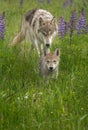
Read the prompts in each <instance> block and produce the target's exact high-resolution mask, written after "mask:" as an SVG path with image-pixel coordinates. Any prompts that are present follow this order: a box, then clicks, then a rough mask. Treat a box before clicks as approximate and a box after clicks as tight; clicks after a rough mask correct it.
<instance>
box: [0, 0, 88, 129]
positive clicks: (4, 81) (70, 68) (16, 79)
mask: <svg viewBox="0 0 88 130" xmlns="http://www.w3.org/2000/svg"><path fill="white" fill-rule="evenodd" d="M63 2H64V0H62V1H60V0H51V3H50V4H47V1H44V2H43V3H42V2H41V3H38V2H37V0H34V1H32V0H29V1H28V0H24V2H23V6H22V8H21V7H20V5H19V0H15V1H14V0H0V12H3V11H5V13H6V32H5V39H4V40H0V130H88V34H82V35H77V34H74V36H73V38H72V44H71V45H70V42H69V36H66V37H65V38H64V39H63V40H61V39H59V38H58V36H57V37H56V38H55V40H54V43H53V44H52V47H51V50H52V51H54V50H55V48H57V47H58V48H60V51H61V60H60V66H59V76H58V80H49V81H48V82H45V81H44V79H43V78H42V77H40V76H39V74H38V55H37V53H36V52H35V51H34V52H33V54H32V55H30V54H29V47H30V45H29V43H26V44H19V45H18V46H16V47H14V48H13V49H12V48H11V47H9V43H10V42H11V40H12V38H13V37H14V36H15V35H16V34H17V33H18V32H19V30H20V26H21V21H22V15H23V14H24V13H25V12H26V11H28V10H30V9H33V8H43V9H46V10H48V11H50V12H51V13H52V14H53V15H54V16H56V18H57V20H58V19H59V18H60V17H61V16H64V17H65V19H66V20H69V19H70V16H71V12H72V10H73V9H76V10H77V12H78V15H80V11H81V9H82V7H83V6H84V7H85V11H86V15H87V23H88V6H87V5H88V2H87V0H85V3H84V4H85V5H83V1H82V0H80V1H77V0H74V3H73V5H72V6H70V5H68V7H67V8H65V9H64V8H63V7H62V5H63Z"/></svg>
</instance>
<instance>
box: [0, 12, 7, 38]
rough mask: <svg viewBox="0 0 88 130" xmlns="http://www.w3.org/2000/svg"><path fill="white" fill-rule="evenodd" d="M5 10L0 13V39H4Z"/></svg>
mask: <svg viewBox="0 0 88 130" xmlns="http://www.w3.org/2000/svg"><path fill="white" fill-rule="evenodd" d="M5 22H6V21H5V12H3V13H2V14H1V15H0V39H4V33H5Z"/></svg>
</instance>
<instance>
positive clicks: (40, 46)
mask: <svg viewBox="0 0 88 130" xmlns="http://www.w3.org/2000/svg"><path fill="white" fill-rule="evenodd" d="M38 48H39V51H40V55H42V54H43V53H44V47H43V44H41V43H38Z"/></svg>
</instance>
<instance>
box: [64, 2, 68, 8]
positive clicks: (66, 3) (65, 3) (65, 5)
mask: <svg viewBox="0 0 88 130" xmlns="http://www.w3.org/2000/svg"><path fill="white" fill-rule="evenodd" d="M67 6H68V0H66V1H65V2H64V3H63V8H66V7H67Z"/></svg>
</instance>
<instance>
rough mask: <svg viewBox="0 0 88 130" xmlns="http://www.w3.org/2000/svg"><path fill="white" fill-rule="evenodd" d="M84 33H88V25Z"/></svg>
mask: <svg viewBox="0 0 88 130" xmlns="http://www.w3.org/2000/svg"><path fill="white" fill-rule="evenodd" d="M86 32H87V33H88V24H87V25H86Z"/></svg>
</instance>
